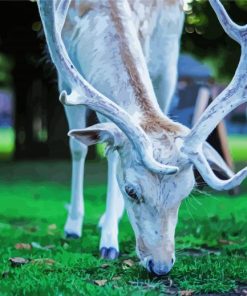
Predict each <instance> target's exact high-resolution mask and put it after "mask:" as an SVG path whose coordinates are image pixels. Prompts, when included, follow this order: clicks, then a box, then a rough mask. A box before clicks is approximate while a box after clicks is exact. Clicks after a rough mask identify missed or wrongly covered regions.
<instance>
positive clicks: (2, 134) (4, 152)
mask: <svg viewBox="0 0 247 296" xmlns="http://www.w3.org/2000/svg"><path fill="white" fill-rule="evenodd" d="M14 149H15V132H14V130H13V128H0V160H1V159H11V157H12V154H13V152H14Z"/></svg>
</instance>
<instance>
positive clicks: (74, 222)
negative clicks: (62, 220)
mask: <svg viewBox="0 0 247 296" xmlns="http://www.w3.org/2000/svg"><path fill="white" fill-rule="evenodd" d="M70 150H71V156H72V184H71V202H70V206H69V211H68V217H67V221H66V224H65V227H64V231H65V235H66V237H67V238H79V237H81V234H82V223H83V218H84V200H83V178H84V164H85V158H86V155H87V146H85V145H83V144H82V143H79V142H78V141H77V140H75V139H72V138H71V139H70Z"/></svg>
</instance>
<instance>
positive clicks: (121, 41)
mask: <svg viewBox="0 0 247 296" xmlns="http://www.w3.org/2000/svg"><path fill="white" fill-rule="evenodd" d="M210 1H211V3H212V5H215V6H216V7H217V6H218V5H219V7H220V9H221V10H222V9H223V8H222V6H220V4H219V3H218V1H217V0H210ZM39 9H40V14H41V18H42V21H43V24H44V29H45V34H46V39H47V42H48V46H49V50H50V53H51V56H52V59H53V62H54V63H55V65H56V68H57V70H58V76H59V85H60V90H61V91H62V92H61V95H60V100H61V102H63V103H64V104H66V106H65V110H66V114H67V118H68V121H69V126H70V129H72V131H71V132H70V133H69V134H70V136H71V139H70V145H71V152H72V159H73V174H72V196H71V208H70V211H69V216H68V219H67V222H66V225H65V232H66V233H67V235H68V236H80V235H81V226H82V220H83V215H84V209H83V201H82V199H81V197H82V195H83V192H82V181H81V180H82V175H83V171H84V161H85V157H86V153H87V147H86V146H88V145H92V144H95V143H97V142H106V143H107V145H108V149H107V150H108V153H107V156H108V165H109V170H108V192H107V205H106V211H105V214H104V215H103V216H102V218H101V220H100V226H101V227H102V233H101V242H100V250H101V256H102V257H104V258H109V259H114V258H116V257H117V255H118V250H119V248H118V239H117V234H118V220H119V219H120V217H121V215H122V212H123V209H124V203H123V198H124V201H125V207H126V210H127V212H128V215H129V218H130V222H131V225H132V228H133V230H134V232H135V237H136V246H137V248H136V250H137V254H138V256H139V258H140V260H141V263H142V264H143V265H144V266H145V267H146V268H147V269H148V270H149V271H152V272H154V273H155V274H157V275H162V274H166V273H167V272H169V271H170V269H171V268H172V266H173V264H174V262H175V252H174V234H175V227H176V223H177V214H178V210H179V206H180V204H181V202H182V200H183V199H184V198H185V197H187V196H188V195H189V193H190V192H191V190H192V189H193V187H194V184H195V179H194V173H193V165H194V166H196V167H197V169H198V170H199V172H200V173H201V175H202V177H203V178H204V180H206V181H207V182H208V183H209V184H210V185H211V186H212V187H213V188H216V189H218V190H222V189H225V188H227V189H228V188H231V187H233V186H236V185H238V184H240V183H241V181H242V180H243V179H244V178H245V177H246V175H247V171H246V169H244V170H242V171H240V172H239V173H238V174H236V175H233V173H232V172H231V171H230V170H229V169H228V167H227V166H226V164H225V163H224V161H223V160H222V159H221V157H220V156H219V155H218V154H217V152H215V151H214V150H213V149H212V147H210V146H209V145H208V144H206V143H205V142H204V141H205V139H206V138H207V135H208V133H207V132H208V131H210V129H211V128H213V125H215V123H216V122H217V116H218V117H221V116H222V114H223V113H224V110H223V111H222V112H223V113H220V112H221V111H220V112H218V113H217V112H215V110H218V109H217V108H220V104H223V103H224V104H225V100H226V98H225V97H224V94H223V95H222V96H219V98H217V99H216V100H215V101H214V103H213V108H212V109H211V108H210V106H209V109H208V110H207V111H206V112H205V114H204V115H203V116H204V117H202V118H203V119H202V118H201V119H200V120H199V122H198V123H197V125H196V127H197V128H198V130H205V132H204V134H197V132H196V130H195V128H193V129H192V130H191V131H190V130H189V129H187V128H186V127H184V126H182V125H180V124H178V123H175V122H173V121H172V120H171V119H169V118H168V117H167V116H166V115H165V114H166V112H167V110H168V107H169V102H170V99H171V96H172V94H173V92H174V88H175V84H176V71H177V70H176V67H177V65H176V64H177V59H178V50H179V39H180V34H181V28H182V23H183V13H182V10H181V7H180V1H179V0H153V1H152V0H150V1H147V0H128V1H127V0H119V1H115V0H101V1H96V0H95V1H93V0H91V1H73V2H71V3H70V1H69V0H60V1H56V6H55V5H54V3H53V1H47V0H39ZM224 15H225V11H224V9H223V12H222V11H221V12H220V13H218V16H219V18H220V20H222V18H223V16H224ZM66 16H67V17H66ZM222 22H223V24H224V25H225V24H228V23H229V20H228V19H226V20H225V19H224V18H223V20H222ZM230 24H231V23H230ZM231 25H232V24H231ZM234 26H235V24H234ZM246 30H247V29H246ZM234 34H235V35H236V34H237V33H236V28H235V27H234ZM234 34H233V35H234ZM235 35H234V36H235ZM244 36H246V35H244ZM235 37H236V36H235ZM237 37H238V38H239V39H240V37H239V35H237ZM235 39H236V38H235ZM245 46H246V47H247V45H246V42H245ZM243 48H244V47H243ZM244 67H245V68H246V64H244ZM240 69H241V71H242V69H243V66H241V67H240ZM234 85H235V84H234ZM239 85H240V83H239V84H238V85H237V86H236V87H235V89H236V88H239ZM242 87H243V89H246V88H244V85H243V83H242V82H241V88H242ZM235 89H232V90H231V91H230V92H229V93H227V92H226V93H227V100H230V99H233V100H234V101H236V104H235V105H237V104H240V103H241V102H243V101H245V100H247V96H246V93H245V91H244V93H243V97H241V98H239V95H238V94H239V92H237V91H236V90H235ZM235 93H236V94H237V95H236V94H235ZM222 102H223V103H222ZM76 105H83V106H76ZM228 105H229V104H228ZM86 108H91V109H93V110H94V111H96V112H97V114H98V117H99V119H100V122H101V123H100V124H97V125H94V126H91V127H86V125H85V122H86V120H85V117H86ZM230 108H231V107H229V109H230ZM219 110H220V109H219ZM162 111H163V112H162ZM222 117H223V116H222ZM211 118H213V124H212V125H211V126H210V124H208V125H207V128H206V129H205V128H204V124H205V120H210V119H211ZM209 126H210V127H209ZM204 137H205V139H204ZM193 139H195V140H196V142H195V144H194V143H193ZM200 139H201V140H200ZM186 143H189V144H190V145H188V146H186V145H185V144H186ZM191 147H193V150H191ZM211 165H213V166H214V167H217V169H218V170H220V171H222V172H223V173H224V174H225V177H227V178H230V179H229V180H225V181H222V180H219V179H218V178H217V177H216V176H215V175H214V172H213V170H212V169H211V167H210V166H211Z"/></svg>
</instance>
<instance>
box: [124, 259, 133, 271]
mask: <svg viewBox="0 0 247 296" xmlns="http://www.w3.org/2000/svg"><path fill="white" fill-rule="evenodd" d="M134 264H135V262H134V261H133V260H131V259H126V260H124V261H123V269H126V268H130V267H132V266H133V265H134Z"/></svg>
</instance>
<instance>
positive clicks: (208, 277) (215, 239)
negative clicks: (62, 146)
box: [0, 162, 247, 296]
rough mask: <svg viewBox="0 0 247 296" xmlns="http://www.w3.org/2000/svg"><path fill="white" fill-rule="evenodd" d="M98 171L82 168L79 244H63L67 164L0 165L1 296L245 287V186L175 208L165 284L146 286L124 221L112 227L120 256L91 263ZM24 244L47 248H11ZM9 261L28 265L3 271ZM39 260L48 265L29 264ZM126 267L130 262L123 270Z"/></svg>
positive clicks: (101, 199) (100, 184)
mask: <svg viewBox="0 0 247 296" xmlns="http://www.w3.org/2000/svg"><path fill="white" fill-rule="evenodd" d="M105 170H106V166H105V162H100V163H99V164H96V163H90V164H87V169H86V182H85V184H86V188H85V202H86V205H85V206H86V217H85V224H84V232H83V237H82V239H80V240H73V241H68V240H65V239H64V238H63V226H64V222H65V218H66V210H65V204H66V203H68V201H69V195H70V189H69V175H70V163H69V162H30V163H28V162H26V163H12V164H11V163H9V164H8V163H2V164H1V166H0V242H1V245H0V295H1V296H3V295H161V294H163V295H164V294H165V295H167V294H172V293H173V295H179V294H180V295H183V293H184V295H186V294H185V292H181V291H187V293H190V290H192V291H194V293H197V294H199V295H203V294H205V295H207V294H208V293H222V294H221V295H227V292H228V291H230V290H232V289H234V288H236V287H238V286H239V285H243V284H246V283H247V260H246V256H247V225H246V212H247V193H246V192H247V190H246V187H247V186H246V184H245V186H243V190H242V191H243V192H242V193H241V194H240V196H238V197H229V196H227V195H223V194H220V195H215V194H214V193H212V194H211V195H210V196H204V195H203V194H198V193H194V194H193V195H192V196H191V197H189V198H188V199H187V200H185V201H184V202H183V205H182V208H181V210H180V215H179V216H180V217H179V223H178V227H177V234H176V247H177V262H176V264H175V266H174V268H173V270H172V272H171V273H170V275H169V276H166V277H162V278H154V277H152V276H150V275H149V274H148V273H147V272H146V271H145V270H144V269H143V268H142V267H141V266H139V264H138V260H137V258H136V255H135V250H134V249H135V243H134V236H133V232H132V230H131V228H130V225H129V222H128V219H127V217H126V216H125V217H124V218H123V220H122V221H121V224H120V246H121V252H122V256H121V257H120V259H119V260H117V261H115V262H106V261H103V260H101V259H99V258H98V245H99V231H98V229H97V227H96V225H97V222H98V220H99V218H100V215H101V214H102V213H103V211H104V207H105V192H106V186H105V175H104V173H102V172H104V171H105ZM32 242H36V243H38V246H39V245H40V246H48V245H52V247H51V248H50V249H39V248H34V247H33V248H32V249H30V250H25V249H16V248H15V245H16V244H17V243H26V244H30V243H32ZM17 256H19V257H22V258H25V259H29V260H30V261H29V263H28V264H26V265H23V266H21V267H11V265H10V262H9V258H12V257H17ZM42 258H43V259H44V258H46V259H47V258H48V259H49V261H47V260H43V261H42V260H39V261H37V259H42ZM127 259H131V260H132V261H133V264H130V265H131V266H129V264H127V263H128V261H127V262H126V261H125V260H127ZM35 260H36V261H35ZM51 260H54V261H51ZM132 261H131V262H132ZM97 280H104V281H103V282H97ZM95 281H96V282H95ZM100 285H102V286H100Z"/></svg>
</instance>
